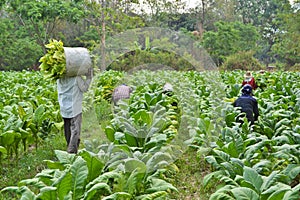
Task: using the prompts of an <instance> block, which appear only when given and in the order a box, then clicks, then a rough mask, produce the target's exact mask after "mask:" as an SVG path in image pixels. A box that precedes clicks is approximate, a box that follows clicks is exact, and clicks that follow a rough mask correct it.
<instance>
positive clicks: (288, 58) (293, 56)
mask: <svg viewBox="0 0 300 200" xmlns="http://www.w3.org/2000/svg"><path fill="white" fill-rule="evenodd" d="M294 9H295V11H294V12H293V13H289V14H285V15H284V16H283V23H282V26H281V29H280V30H281V31H280V32H277V33H276V42H275V44H274V45H273V46H272V52H273V54H274V55H276V57H277V59H278V60H279V61H281V62H284V63H286V64H287V66H288V67H289V66H293V65H295V64H296V63H300V10H299V9H298V8H297V7H295V8H294Z"/></svg>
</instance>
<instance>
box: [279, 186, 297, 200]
mask: <svg viewBox="0 0 300 200" xmlns="http://www.w3.org/2000/svg"><path fill="white" fill-rule="evenodd" d="M299 191H300V184H298V185H296V186H295V187H294V188H292V190H291V191H287V192H286V193H285V194H284V197H283V199H282V200H299V198H300V194H299Z"/></svg>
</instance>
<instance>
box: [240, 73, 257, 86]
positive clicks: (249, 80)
mask: <svg viewBox="0 0 300 200" xmlns="http://www.w3.org/2000/svg"><path fill="white" fill-rule="evenodd" d="M246 84H249V85H251V87H252V89H253V90H255V89H256V88H257V85H256V83H255V79H254V77H253V76H252V74H251V72H250V71H247V72H246V74H245V75H244V80H243V82H242V87H243V86H244V85H246Z"/></svg>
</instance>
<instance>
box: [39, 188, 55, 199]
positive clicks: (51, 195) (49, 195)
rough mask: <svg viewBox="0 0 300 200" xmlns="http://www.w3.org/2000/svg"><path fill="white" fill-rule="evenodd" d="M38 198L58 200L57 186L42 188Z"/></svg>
mask: <svg viewBox="0 0 300 200" xmlns="http://www.w3.org/2000/svg"><path fill="white" fill-rule="evenodd" d="M37 198H38V199H41V200H57V194H56V187H49V186H48V187H43V188H41V190H40V193H39V195H38V196H37Z"/></svg>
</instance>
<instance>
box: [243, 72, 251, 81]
mask: <svg viewBox="0 0 300 200" xmlns="http://www.w3.org/2000/svg"><path fill="white" fill-rule="evenodd" d="M244 78H245V79H250V78H252V74H251V72H250V71H247V72H246V74H245V75H244Z"/></svg>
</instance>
